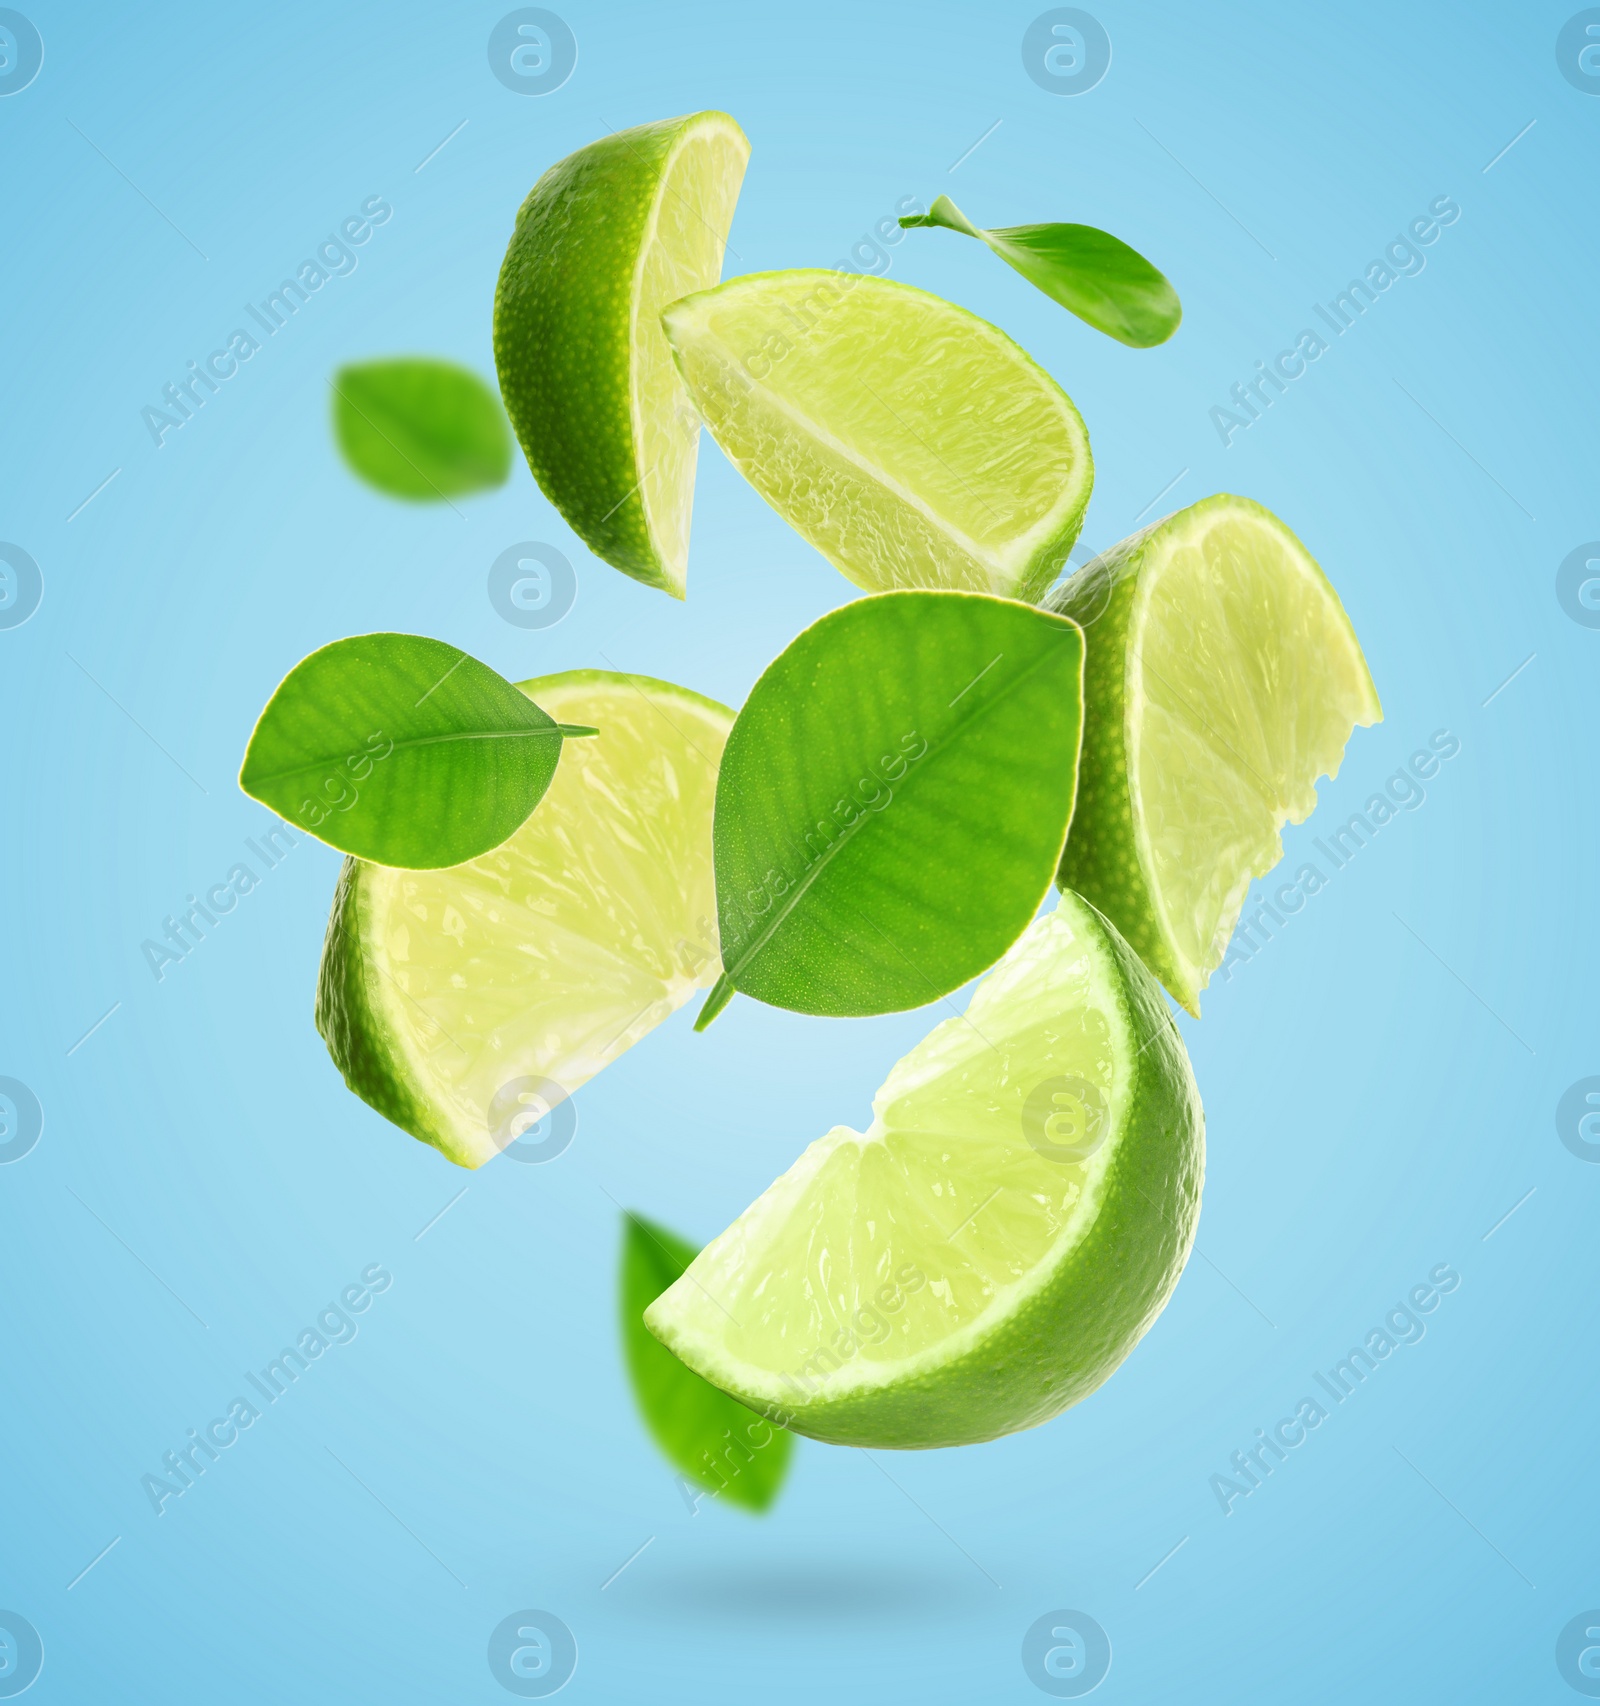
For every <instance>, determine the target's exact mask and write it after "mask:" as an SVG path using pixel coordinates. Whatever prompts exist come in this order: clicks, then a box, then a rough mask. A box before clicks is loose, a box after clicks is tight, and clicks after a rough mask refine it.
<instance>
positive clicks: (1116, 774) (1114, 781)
mask: <svg viewBox="0 0 1600 1706" xmlns="http://www.w3.org/2000/svg"><path fill="white" fill-rule="evenodd" d="M1160 525H1161V524H1160V523H1159V522H1157V523H1156V524H1155V526H1152V527H1147V528H1145V529H1144V531H1143V532H1141V533H1135V534H1134V535H1133V536H1132V537H1131V538H1129V539H1125V540H1123V541H1122V543H1121V544H1120V545H1116V546H1113V547H1112V549H1111V550H1109V551H1107V552H1105V553H1103V554H1102V555H1101V556H1099V557H1096V558H1095V559H1094V561H1093V562H1091V563H1089V564H1087V565H1086V566H1085V567H1084V568H1082V569H1080V570H1079V571H1078V573H1077V574H1075V575H1074V576H1073V577H1072V579H1071V580H1070V581H1068V582H1066V583H1065V584H1064V585H1063V586H1062V587H1061V588H1060V589H1058V591H1056V592H1055V593H1052V594H1051V596H1050V597H1049V598H1048V599H1046V601H1045V605H1046V608H1047V609H1050V610H1054V611H1056V612H1057V613H1058V614H1060V615H1063V616H1071V617H1072V618H1073V619H1074V620H1075V621H1076V622H1077V623H1078V625H1079V626H1080V627H1081V628H1082V629H1083V635H1084V659H1083V704H1084V723H1083V745H1082V747H1081V749H1080V751H1079V755H1078V797H1077V802H1076V804H1075V805H1074V807H1073V813H1072V827H1071V828H1069V829H1068V831H1067V841H1066V846H1065V847H1064V848H1063V849H1062V854H1061V865H1060V869H1059V872H1058V876H1057V882H1058V884H1059V886H1060V887H1061V888H1062V889H1071V890H1073V891H1074V892H1075V893H1077V894H1080V895H1082V896H1083V897H1084V899H1085V900H1087V901H1089V902H1090V903H1091V904H1092V905H1093V906H1094V907H1095V908H1096V910H1097V911H1099V912H1101V913H1103V914H1104V915H1105V916H1106V917H1107V918H1111V919H1115V920H1116V927H1117V929H1118V931H1119V932H1120V933H1121V935H1122V938H1123V939H1124V940H1125V941H1126V942H1127V943H1128V944H1129V945H1130V946H1131V947H1132V948H1133V949H1134V951H1135V952H1136V953H1137V954H1138V955H1139V957H1140V959H1142V960H1143V961H1144V963H1145V964H1146V965H1147V966H1148V967H1149V968H1150V970H1151V971H1153V972H1154V973H1155V974H1156V976H1157V977H1158V978H1160V980H1161V981H1162V982H1163V983H1164V984H1165V985H1166V986H1167V988H1168V989H1170V990H1172V991H1173V993H1174V994H1175V995H1176V996H1177V998H1178V999H1179V1000H1180V1001H1182V1002H1183V1004H1184V1006H1185V1007H1187V1008H1188V1009H1189V1010H1190V1011H1191V1012H1193V1011H1195V1008H1194V1007H1193V1005H1192V1001H1193V998H1194V997H1193V992H1192V991H1191V990H1190V989H1189V987H1188V983H1189V980H1188V979H1187V978H1186V976H1185V975H1184V972H1183V969H1182V967H1181V966H1180V965H1179V963H1178V960H1177V958H1176V956H1175V955H1174V954H1173V952H1172V949H1171V947H1170V945H1169V943H1168V941H1167V938H1166V935H1165V933H1164V932H1163V931H1162V929H1161V925H1160V919H1159V914H1158V912H1157V909H1156V905H1155V901H1154V899H1153V897H1152V896H1151V893H1150V887H1149V884H1148V883H1147V882H1146V880H1145V874H1144V868H1143V865H1142V864H1141V862H1140V859H1139V854H1138V839H1137V837H1136V835H1135V833H1134V823H1133V803H1132V799H1131V796H1130V793H1129V788H1128V754H1127V718H1126V714H1125V712H1126V702H1127V666H1126V659H1127V651H1128V628H1129V624H1130V621H1131V619H1132V616H1133V605H1134V594H1135V592H1136V590H1137V585H1138V575H1139V569H1140V566H1141V563H1142V560H1143V559H1142V555H1141V546H1142V545H1143V544H1144V541H1145V540H1146V539H1147V538H1148V537H1149V535H1150V534H1151V533H1153V532H1154V531H1155V528H1156V527H1159V526H1160ZM1091 707H1092V709H1091ZM1074 831H1076V833H1074Z"/></svg>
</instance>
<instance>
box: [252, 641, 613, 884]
mask: <svg viewBox="0 0 1600 1706" xmlns="http://www.w3.org/2000/svg"><path fill="white" fill-rule="evenodd" d="M594 732H595V731H594V730H593V729H591V728H583V727H578V726H575V725H570V724H566V723H556V722H553V721H552V720H551V719H550V718H549V717H547V716H546V715H545V713H544V712H543V711H541V710H540V709H539V707H538V706H537V705H535V704H534V703H533V701H532V700H531V699H529V698H527V697H526V696H525V695H524V694H523V693H521V692H520V691H519V690H518V689H517V688H515V687H513V686H512V685H511V683H510V682H509V681H506V680H505V679H504V678H503V677H501V676H498V675H496V674H495V672H494V671H493V670H492V669H490V668H489V666H488V665H487V664H482V663H479V662H478V661H477V659H476V658H471V657H468V656H467V654H466V653H465V652H464V651H462V650H461V649H460V647H459V646H449V645H446V644H445V643H444V641H442V640H429V639H424V638H423V637H422V636H421V635H420V634H359V635H356V636H355V637H354V638H352V639H348V640H335V641H334V642H333V644H332V645H331V646H324V647H323V648H322V650H321V651H319V652H313V653H312V654H311V656H310V657H308V658H303V659H301V661H300V662H299V663H297V664H296V665H295V667H294V668H293V669H292V670H290V671H289V673H288V674H287V675H286V676H285V677H284V678H283V680H282V681H281V682H280V683H279V684H278V690H277V692H275V693H274V694H273V695H272V698H271V699H270V700H269V701H268V702H267V708H266V709H265V710H264V711H263V712H262V713H261V716H260V719H259V720H258V721H257V723H256V726H255V732H254V733H253V734H252V735H251V736H250V745H249V747H248V748H247V749H246V751H245V755H244V764H243V767H242V768H241V769H240V771H239V786H240V787H241V788H243V789H244V791H245V792H246V793H247V794H249V795H250V796H251V797H252V798H254V799H257V800H260V801H261V803H262V804H263V805H266V806H270V807H271V808H272V810H273V811H275V812H277V813H278V815H279V816H280V817H283V818H285V819H287V820H288V821H289V822H290V823H293V824H297V825H299V827H300V828H302V829H305V830H308V831H309V832H310V833H311V834H312V835H314V836H316V837H317V838H318V839H319V840H321V841H326V842H327V843H328V845H329V846H330V847H337V848H338V849H339V850H340V851H341V852H343V853H353V854H355V855H356V857H357V858H358V859H370V860H371V861H372V862H373V863H374V864H378V865H400V866H404V867H407V868H409V869H413V870H432V869H435V868H436V867H438V866H441V865H459V864H462V863H463V862H464V861H465V860H468V859H475V858H477V856H478V855H479V854H480V853H487V852H488V851H489V850H490V848H492V847H498V846H499V845H500V843H501V842H502V841H504V840H505V839H506V838H507V837H508V836H510V835H512V834H514V833H515V831H516V830H517V829H518V828H519V827H520V825H521V824H522V822H523V820H524V819H525V818H526V817H527V815H528V813H529V812H531V811H532V810H533V808H534V807H535V806H536V805H538V803H539V801H540V800H541V799H542V798H543V797H544V791H545V789H546V788H548V787H549V786H550V779H551V777H552V776H554V775H555V773H556V762H557V760H558V759H559V758H560V756H561V741H562V737H563V736H564V735H592V734H593V733H594Z"/></svg>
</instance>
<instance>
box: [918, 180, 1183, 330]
mask: <svg viewBox="0 0 1600 1706" xmlns="http://www.w3.org/2000/svg"><path fill="white" fill-rule="evenodd" d="M900 223H901V224H902V225H904V226H908V227H909V226H914V225H936V226H939V227H941V228H942V229H943V230H946V231H959V232H960V233H961V234H962V235H963V236H965V237H976V238H977V239H978V240H979V241H980V242H982V243H986V244H988V246H989V247H990V248H991V249H993V250H994V252H995V253H996V254H997V255H998V256H999V257H1000V258H1001V260H1003V261H1004V262H1005V263H1006V265H1007V266H1009V267H1013V268H1015V270H1016V271H1017V272H1019V273H1021V274H1022V276H1023V277H1024V278H1025V279H1027V281H1028V282H1029V283H1030V284H1032V285H1034V286H1036V287H1037V288H1038V289H1040V290H1042V291H1043V292H1044V293H1045V295H1046V296H1048V297H1049V298H1050V299H1051V300H1052V301H1054V302H1059V303H1060V304H1061V306H1062V307H1063V308H1066V309H1069V310H1070V311H1071V312H1072V313H1074V314H1076V315H1077V316H1078V318H1079V319H1080V320H1085V321H1087V322H1088V324H1089V325H1091V326H1093V327H1094V328H1095V330H1096V331H1099V332H1104V333H1105V334H1106V336H1107V337H1109V338H1115V339H1116V340H1117V341H1118V343H1124V344H1130V345H1132V347H1133V348H1134V349H1149V348H1151V347H1152V346H1153V345H1155V344H1164V343H1165V342H1166V341H1167V339H1168V338H1170V337H1171V336H1172V334H1173V333H1174V332H1175V331H1177V329H1178V322H1179V321H1180V320H1182V318H1183V304H1182V303H1180V302H1179V300H1178V293H1177V291H1175V290H1174V289H1173V288H1172V285H1171V284H1170V283H1169V282H1168V280H1167V278H1166V276H1165V275H1164V274H1163V273H1161V272H1160V271H1158V270H1157V269H1156V268H1155V267H1153V266H1152V265H1151V264H1150V262H1149V261H1147V260H1146V259H1145V258H1144V256H1143V255H1141V254H1140V253H1139V251H1138V250H1137V249H1130V248H1129V247H1128V245H1127V244H1126V243H1124V242H1123V241H1122V239H1121V238H1120V237H1113V236H1112V235H1111V233H1110V232H1109V231H1101V230H1099V229H1097V228H1096V227H1095V226H1093V225H1008V226H1004V227H1002V228H1001V229H999V230H995V231H984V230H981V229H980V228H979V227H978V226H976V225H974V224H973V223H972V222H971V220H969V219H968V218H967V216H966V215H965V214H964V213H963V212H962V211H961V209H960V208H959V207H957V206H956V204H955V203H954V202H953V201H951V199H950V198H949V196H947V195H942V196H938V197H936V198H935V200H934V203H933V206H932V207H930V208H929V209H928V211H927V212H926V213H919V214H914V215H912V216H911V217H909V218H905V219H902V220H901V221H900Z"/></svg>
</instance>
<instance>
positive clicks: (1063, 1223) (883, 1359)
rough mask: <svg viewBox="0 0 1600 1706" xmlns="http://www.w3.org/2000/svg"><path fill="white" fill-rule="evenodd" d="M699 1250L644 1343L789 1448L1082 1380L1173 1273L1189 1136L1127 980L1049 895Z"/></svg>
mask: <svg viewBox="0 0 1600 1706" xmlns="http://www.w3.org/2000/svg"><path fill="white" fill-rule="evenodd" d="M872 1112H873V1119H872V1124H871V1126H870V1127H869V1129H868V1130H867V1131H866V1132H865V1133H861V1132H856V1131H852V1130H850V1129H849V1128H848V1127H846V1126H836V1127H835V1128H834V1129H833V1130H832V1131H830V1132H829V1133H828V1134H827V1136H826V1137H823V1138H821V1139H819V1140H818V1141H817V1142H816V1143H813V1144H812V1145H811V1147H810V1148H809V1149H808V1150H807V1151H806V1152H805V1154H804V1155H802V1156H801V1157H800V1159H799V1160H798V1161H797V1162H796V1163H795V1165H794V1166H793V1167H791V1168H790V1169H789V1171H788V1172H787V1173H785V1174H784V1176H783V1177H782V1178H781V1179H779V1180H778V1181H777V1182H776V1184H774V1185H772V1186H771V1188H770V1189H768V1190H767V1191H766V1193H765V1194H764V1195H763V1196H761V1197H760V1198H758V1199H757V1200H756V1202H755V1203H753V1204H752V1205H751V1207H750V1208H748V1209H746V1210H745V1212H744V1214H742V1215H741V1216H740V1217H739V1219H738V1220H736V1221H735V1222H734V1223H733V1225H732V1226H730V1227H729V1228H728V1229H727V1231H725V1232H724V1233H722V1235H721V1236H720V1237H718V1238H715V1239H713V1240H712V1242H711V1243H710V1244H709V1245H707V1246H706V1248H705V1249H704V1250H703V1251H702V1252H701V1253H700V1255H699V1256H698V1257H696V1259H695V1260H694V1262H693V1263H692V1264H691V1265H690V1267H689V1269H688V1271H687V1272H686V1273H685V1274H684V1276H683V1278H681V1279H680V1280H678V1281H677V1282H676V1284H674V1285H672V1286H671V1287H669V1289H668V1290H667V1291H665V1292H664V1293H663V1294H662V1295H661V1296H660V1297H659V1298H658V1299H657V1300H656V1302H655V1303H653V1304H652V1305H651V1306H650V1308H649V1309H647V1310H646V1311H645V1325H646V1326H647V1327H649V1328H650V1330H651V1331H652V1332H653V1333H655V1334H656V1336H657V1337H658V1338H660V1339H661V1340H663V1341H664V1343H665V1344H666V1345H667V1346H668V1347H669V1348H670V1349H671V1350H673V1351H675V1352H676V1353H677V1355H678V1356H679V1357H680V1358H682V1360H683V1361H684V1362H686V1363H687V1364H688V1365H689V1367H690V1368H692V1369H694V1370H695V1371H696V1372H697V1373H699V1374H702V1375H704V1376H705V1378H706V1379H707V1380H710V1381H712V1382H713V1383H714V1384H716V1385H718V1386H720V1387H722V1388H723V1390H724V1391H726V1392H729V1393H731V1394H732V1395H733V1396H734V1397H736V1398H738V1399H740V1400H741V1401H742V1402H744V1403H745V1404H747V1405H749V1406H750V1407H751V1408H752V1409H754V1410H757V1411H759V1412H761V1413H762V1414H763V1415H765V1416H766V1417H768V1418H769V1419H771V1420H773V1421H776V1422H779V1423H780V1424H781V1425H783V1426H785V1427H789V1428H792V1429H794V1430H795V1431H796V1432H799V1433H804V1434H811V1435H813V1436H814V1437H815V1438H818V1439H825V1440H832V1441H835V1442H837V1443H839V1444H844V1445H863V1446H892V1447H912V1446H942V1445H965V1444H968V1443H970V1442H972V1441H975V1440H984V1439H993V1438H995V1437H996V1436H997V1435H1000V1434H1006V1433H1011V1432H1014V1431H1015V1430H1016V1429H1018V1428H1026V1427H1032V1426H1034V1425H1036V1424H1037V1423H1039V1422H1044V1421H1048V1420H1049V1419H1050V1417H1052V1416H1054V1415H1056V1414H1058V1413H1059V1412H1060V1411H1062V1410H1064V1409H1065V1408H1066V1407H1067V1406H1068V1405H1069V1404H1073V1403H1076V1402H1077V1401H1078V1400H1079V1399H1080V1398H1083V1397H1085V1396H1086V1395H1087V1394H1088V1393H1090V1392H1092V1391H1094V1389H1095V1388H1096V1387H1097V1386H1099V1385H1100V1384H1101V1382H1102V1381H1104V1380H1105V1379H1106V1378H1107V1377H1108V1376H1109V1375H1110V1374H1111V1372H1112V1371H1113V1370H1114V1369H1115V1368H1116V1367H1117V1366H1118V1364H1119V1363H1121V1362H1122V1360H1123V1358H1124V1357H1126V1356H1127V1355H1128V1353H1129V1351H1131V1350H1132V1349H1133V1347H1134V1345H1135V1344H1136V1343H1137V1342H1138V1340H1139V1339H1140V1337H1141V1336H1142V1335H1143V1334H1144V1332H1145V1331H1146V1330H1147V1329H1148V1328H1149V1326H1150V1325H1151V1323H1152V1322H1153V1321H1154V1320H1155V1318H1156V1316H1157V1315H1158V1314H1159V1313H1160V1311H1161V1309H1162V1306H1163V1305H1164V1304H1165V1303H1166V1300H1167V1298H1168V1296H1169V1295H1170V1294H1171V1291H1172V1288H1173V1286H1174V1285H1175V1284H1176V1283H1177V1280H1178V1276H1179V1274H1180V1272H1181V1271H1182V1268H1183V1264H1184V1260H1185V1258H1186V1256H1187V1255H1188V1251H1189V1245H1190V1242H1191V1240H1192V1238H1193V1236H1194V1228H1195V1222H1196V1219H1197V1217H1198V1214H1199V1208H1200V1182H1201V1174H1202V1171H1203V1168H1204V1131H1203V1120H1202V1115H1201V1111H1200V1099H1199V1095H1198V1093H1197V1092H1196V1090H1195V1086H1194V1079H1193V1077H1192V1075H1191V1074H1190V1070H1189V1061H1188V1056H1187V1055H1186V1054H1185V1052H1184V1048H1183V1043H1182V1041H1181V1040H1180V1038H1179V1036H1178V1033H1177V1030H1176V1028H1175V1026H1174V1025H1173V1022H1172V1018H1171V1015H1170V1013H1169V1012H1168V1010H1167V1006H1166V1002H1165V1001H1164V1000H1163V999H1162V996H1161V991H1160V989H1159V988H1158V987H1157V985H1156V983H1155V980H1154V979H1153V978H1152V977H1151V976H1150V974H1149V972H1147V971H1146V970H1145V969H1144V966H1143V965H1142V964H1141V963H1140V961H1139V959H1138V957H1137V956H1136V955H1135V954H1134V953H1133V951H1132V950H1131V949H1130V948H1129V947H1128V945H1127V943H1125V942H1124V941H1123V940H1122V938H1121V937H1120V936H1118V934H1117V933H1116V931H1115V930H1114V929H1113V928H1112V927H1111V926H1110V925H1109V924H1108V923H1107V922H1106V921H1105V919H1103V918H1102V917H1101V916H1100V915H1099V914H1098V913H1097V912H1095V910H1094V909H1093V908H1092V907H1090V906H1089V905H1088V904H1087V903H1086V902H1084V901H1082V900H1080V899H1078V898H1077V897H1076V896H1074V895H1070V894H1064V895H1063V896H1062V897H1061V903H1060V905H1059V907H1058V908H1057V909H1056V911H1055V912H1053V913H1051V914H1049V915H1048V916H1046V917H1044V918H1041V919H1038V920H1036V921H1035V922H1034V923H1033V924H1032V925H1031V926H1030V927H1029V928H1028V930H1027V932H1026V933H1025V934H1024V935H1023V936H1022V937H1021V939H1020V940H1019V941H1018V942H1017V944H1016V945H1015V946H1014V947H1013V948H1012V949H1011V951H1010V952H1009V953H1008V954H1007V955H1006V956H1005V958H1004V959H1002V960H1001V961H1000V963H999V964H998V966H996V968H995V969H994V970H993V971H992V972H991V973H990V974H989V976H988V977H987V978H986V979H985V980H984V981H983V983H981V984H980V985H979V986H978V989H977V991H976V992H975V993H974V995H973V997H972V1001H971V1004H970V1006H969V1007H968V1009H967V1011H966V1013H965V1015H963V1016H960V1017H956V1018H951V1019H947V1020H945V1022H944V1023H943V1024H941V1025H940V1026H939V1027H938V1028H937V1029H936V1030H934V1031H933V1032H932V1033H931V1034H930V1035H929V1036H928V1037H927V1038H926V1039H925V1040H924V1041H923V1042H922V1043H920V1044H919V1045H918V1046H917V1047H916V1048H914V1049H913V1050H912V1051H911V1053H910V1054H908V1055H907V1056H906V1057H905V1059H903V1060H902V1061H901V1062H900V1063H899V1065H898V1066H896V1067H895V1069H894V1070H893V1071H892V1072H891V1073H890V1074H889V1077H888V1079H887V1080H886V1081H885V1083H884V1085H883V1088H882V1089H881V1090H879V1092H878V1094H877V1097H876V1098H875V1100H874V1101H873V1104H872Z"/></svg>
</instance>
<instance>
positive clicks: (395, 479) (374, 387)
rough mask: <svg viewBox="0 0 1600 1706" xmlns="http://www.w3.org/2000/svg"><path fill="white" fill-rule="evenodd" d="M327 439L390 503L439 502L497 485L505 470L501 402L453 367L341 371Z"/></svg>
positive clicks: (407, 365)
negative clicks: (399, 500) (330, 437)
mask: <svg viewBox="0 0 1600 1706" xmlns="http://www.w3.org/2000/svg"><path fill="white" fill-rule="evenodd" d="M333 435H334V437H335V438H336V439H337V440H338V443H339V449H340V450H341V451H342V452H343V453H344V459H345V461H346V462H348V463H349V464H350V467H351V469H352V470H353V471H354V472H355V473H356V474H359V475H360V477H361V478H362V479H363V480H365V481H366V482H367V484H368V485H369V486H376V487H377V489H378V490H379V491H380V492H387V493H388V495H389V496H390V497H392V498H410V499H412V500H414V501H417V502H421V503H440V502H443V501H444V500H445V499H446V498H453V497H459V496H460V495H461V494H462V493H463V492H481V491H487V490H489V489H490V488H492V487H494V486H503V485H504V484H505V482H506V476H507V475H508V474H510V472H511V429H510V427H509V426H508V425H507V424H506V417H505V411H504V409H502V408H501V406H500V399H499V398H498V397H497V396H496V395H495V394H494V392H493V391H492V390H490V388H489V387H488V386H487V385H485V384H484V382H483V381H482V380H481V379H480V378H479V377H478V376H477V374H475V373H471V372H469V371H468V370H467V369H466V368H464V367H457V366H456V365H455V363H454V362H449V361H433V360H430V359H428V358H426V357H423V356H402V357H399V358H397V359H395V360H392V361H363V362H353V363H351V364H350V365H349V366H347V367H341V368H340V369H339V371H338V372H337V373H336V374H335V375H334V377H333Z"/></svg>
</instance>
